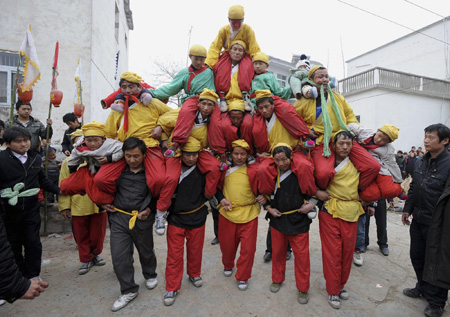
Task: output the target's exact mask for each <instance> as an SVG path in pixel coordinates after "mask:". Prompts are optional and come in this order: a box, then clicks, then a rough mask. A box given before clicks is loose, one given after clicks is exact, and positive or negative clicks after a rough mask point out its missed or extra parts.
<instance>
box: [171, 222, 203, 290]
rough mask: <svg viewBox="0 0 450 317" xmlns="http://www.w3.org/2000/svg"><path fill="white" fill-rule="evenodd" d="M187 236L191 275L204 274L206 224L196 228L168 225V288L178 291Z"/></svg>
mask: <svg viewBox="0 0 450 317" xmlns="http://www.w3.org/2000/svg"><path fill="white" fill-rule="evenodd" d="M185 238H186V262H187V263H186V267H187V274H188V275H189V276H190V277H198V276H200V275H202V255H203V243H204V241H205V225H203V226H201V227H200V228H195V229H183V228H179V227H176V226H173V225H170V224H169V225H168V226H167V261H166V290H167V291H168V292H170V291H178V290H179V289H180V288H181V280H182V279H183V254H184V239H185Z"/></svg>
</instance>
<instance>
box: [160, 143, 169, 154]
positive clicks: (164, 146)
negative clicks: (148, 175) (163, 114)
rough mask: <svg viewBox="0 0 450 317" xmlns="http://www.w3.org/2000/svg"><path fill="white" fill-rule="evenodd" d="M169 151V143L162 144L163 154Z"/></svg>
mask: <svg viewBox="0 0 450 317" xmlns="http://www.w3.org/2000/svg"><path fill="white" fill-rule="evenodd" d="M168 149H169V142H168V141H167V140H165V141H162V142H161V150H162V152H163V153H164V152H166V151H167V150H168Z"/></svg>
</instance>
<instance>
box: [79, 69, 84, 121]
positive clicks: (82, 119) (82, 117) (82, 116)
mask: <svg viewBox="0 0 450 317" xmlns="http://www.w3.org/2000/svg"><path fill="white" fill-rule="evenodd" d="M79 82H80V88H79V91H80V105H81V109H83V89H82V88H81V78H80V79H79ZM81 125H84V111H83V113H82V114H81Z"/></svg>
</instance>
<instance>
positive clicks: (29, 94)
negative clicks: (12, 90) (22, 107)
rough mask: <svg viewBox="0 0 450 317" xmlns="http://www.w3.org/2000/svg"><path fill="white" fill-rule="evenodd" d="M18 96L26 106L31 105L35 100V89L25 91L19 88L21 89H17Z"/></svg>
mask: <svg viewBox="0 0 450 317" xmlns="http://www.w3.org/2000/svg"><path fill="white" fill-rule="evenodd" d="M17 94H18V95H19V99H20V100H22V102H23V103H24V104H29V103H30V101H31V99H33V89H30V90H26V91H23V90H22V88H21V87H19V89H17Z"/></svg>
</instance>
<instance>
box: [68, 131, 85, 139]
mask: <svg viewBox="0 0 450 317" xmlns="http://www.w3.org/2000/svg"><path fill="white" fill-rule="evenodd" d="M80 136H83V130H81V129H76V130H75V131H74V132H72V133H71V134H70V139H71V140H72V141H73V140H74V139H75V138H78V137H80Z"/></svg>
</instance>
